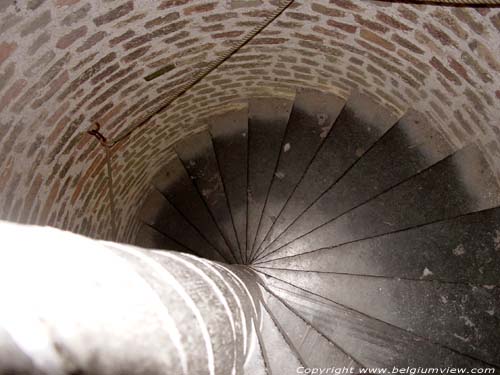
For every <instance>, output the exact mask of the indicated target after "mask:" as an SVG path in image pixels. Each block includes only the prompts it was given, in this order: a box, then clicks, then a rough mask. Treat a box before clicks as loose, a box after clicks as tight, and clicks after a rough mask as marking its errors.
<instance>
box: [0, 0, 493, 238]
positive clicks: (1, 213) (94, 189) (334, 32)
mask: <svg viewBox="0 0 500 375" xmlns="http://www.w3.org/2000/svg"><path fill="white" fill-rule="evenodd" d="M277 3H278V1H276V0H274V1H271V0H220V1H197V0H196V1H195V0H163V1H160V0H157V1H153V0H128V1H125V0H26V1H15V0H11V1H9V0H4V1H2V2H0V164H1V165H0V218H3V219H9V220H14V221H21V222H30V223H37V224H49V225H54V226H57V227H60V228H63V229H69V230H73V231H77V232H80V233H83V234H87V235H91V236H96V237H101V238H102V237H108V238H109V227H110V226H109V210H108V200H107V190H106V182H107V181H106V174H105V169H106V168H105V167H106V165H105V164H104V158H103V156H104V153H103V151H102V149H101V148H100V147H99V146H98V144H97V142H96V141H95V140H94V139H93V138H92V137H90V136H89V135H87V134H86V133H85V131H86V129H88V128H89V126H90V125H91V124H92V122H93V121H94V120H99V121H100V122H101V123H102V125H103V129H102V132H103V133H104V134H105V135H106V136H108V137H109V138H113V136H116V135H117V134H118V133H120V131H122V130H124V129H125V128H127V127H128V126H130V125H132V124H134V123H135V121H137V120H138V119H140V118H141V116H143V115H144V114H145V113H146V112H147V111H148V109H151V108H152V107H153V106H154V105H155V104H157V103H158V102H160V101H161V100H162V98H165V97H167V96H168V95H169V94H170V93H172V92H173V91H172V90H174V89H175V88H176V87H180V86H181V85H182V84H183V82H185V81H186V80H187V79H188V78H190V77H192V75H193V74H195V73H196V72H198V71H199V70H200V69H202V68H203V67H204V66H206V65H207V63H208V62H210V61H213V60H214V59H215V58H216V57H217V56H218V55H220V54H221V53H222V52H223V51H225V50H227V49H228V48H229V47H230V46H231V43H232V42H233V41H234V40H237V39H238V38H240V37H242V35H244V33H245V32H248V31H249V30H251V29H252V28H253V27H254V26H255V25H256V24H257V23H259V22H260V21H262V20H263V19H264V18H265V17H266V16H267V15H268V14H269V12H270V10H272V9H274V8H275V7H276V6H277ZM499 50H500V8H491V9H489V8H476V9H473V8H467V7H437V6H430V5H418V6H417V5H409V4H400V3H391V2H384V1H370V0H363V1H356V0H330V1H328V0H310V1H309V0H308V1H305V0H304V1H296V2H295V4H294V6H293V7H292V8H291V9H289V10H287V11H286V12H285V13H284V14H283V15H282V16H281V17H280V18H279V19H278V20H277V21H275V22H274V23H273V24H272V25H271V26H269V27H268V28H267V29H266V30H265V31H264V32H263V33H262V34H260V35H259V36H257V37H256V38H255V39H254V40H253V41H252V42H251V43H250V44H249V45H247V46H246V47H244V48H243V49H242V50H241V51H240V52H239V53H238V54H236V55H235V56H233V57H232V58H231V59H230V60H229V61H228V62H227V63H225V64H224V65H223V66H222V67H221V68H220V69H218V70H217V71H216V72H214V73H212V74H211V75H209V76H208V77H207V78H206V79H205V80H204V81H203V82H201V83H200V84H199V85H197V86H196V87H195V88H194V89H193V90H191V91H190V92H189V93H188V94H187V95H186V96H184V97H183V98H181V99H180V100H179V101H177V102H175V103H174V104H173V105H172V106H171V107H170V108H168V109H167V110H166V111H165V112H164V113H162V114H160V115H159V116H157V117H156V118H155V119H154V121H151V122H150V123H149V124H147V126H146V127H145V128H144V131H142V132H139V133H137V134H134V135H133V136H132V137H131V138H130V139H129V140H128V141H127V142H125V143H123V144H121V145H120V146H119V147H116V148H115V149H114V150H113V151H114V152H113V169H114V179H115V184H116V200H117V208H118V215H117V221H118V223H119V224H120V228H121V230H120V239H121V240H130V239H131V238H132V236H133V233H134V230H133V229H134V225H135V222H134V220H133V217H134V213H135V210H136V209H137V207H138V206H139V205H140V203H141V198H142V197H143V196H144V194H145V193H146V192H147V189H148V181H149V179H150V178H151V177H152V176H153V175H154V174H155V172H156V171H157V170H158V169H159V168H160V167H161V166H162V165H163V163H164V162H165V161H166V160H168V158H169V156H170V152H171V151H170V146H171V145H172V144H173V143H174V142H176V141H177V140H178V139H180V138H182V137H183V136H185V135H187V134H190V133H192V132H195V131H197V130H199V129H200V127H201V126H203V124H202V119H203V118H204V117H206V116H207V115H209V114H210V113H213V112H214V111H220V110H224V109H227V108H228V107H230V106H231V103H234V102H235V101H238V100H241V99H244V98H247V97H249V96H253V95H261V96H262V95H280V96H291V95H293V87H296V86H314V87H318V88H321V89H323V90H329V91H333V92H335V93H337V94H339V95H341V96H346V95H347V94H348V92H349V90H350V89H351V88H353V87H359V88H361V89H362V90H363V91H365V92H366V93H368V94H370V95H372V96H374V97H375V98H376V99H377V100H378V101H379V102H380V103H382V104H383V105H385V106H387V108H389V109H390V110H393V111H395V112H398V113H402V112H403V111H404V110H405V108H407V107H409V106H411V107H413V108H416V109H417V110H419V111H421V112H423V113H425V114H426V115H427V116H428V118H429V121H431V122H432V123H433V124H434V125H435V126H436V127H437V128H439V129H440V130H441V131H442V132H443V133H444V134H446V136H447V138H448V140H449V141H450V143H452V144H453V145H455V146H456V147H459V146H461V145H463V144H465V143H467V142H469V141H478V142H479V143H480V144H481V145H482V147H483V148H484V150H485V153H486V154H487V155H488V158H489V160H490V162H491V165H492V166H493V167H494V168H496V169H497V170H500V149H499V144H498V139H499V134H500V57H499V55H498V51H499ZM166 64H174V65H175V67H174V69H173V70H171V71H170V72H168V73H167V74H165V75H164V76H162V77H160V78H157V79H155V80H153V81H151V82H146V81H145V80H144V79H143V77H144V76H146V75H148V74H150V73H152V72H153V71H155V70H156V69H157V68H159V67H162V66H164V65H166Z"/></svg>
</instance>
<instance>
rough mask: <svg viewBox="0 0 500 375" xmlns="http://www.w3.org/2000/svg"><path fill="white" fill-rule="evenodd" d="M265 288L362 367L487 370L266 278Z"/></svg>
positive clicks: (440, 347)
mask: <svg viewBox="0 0 500 375" xmlns="http://www.w3.org/2000/svg"><path fill="white" fill-rule="evenodd" d="M266 284H267V286H268V287H269V288H270V290H271V291H272V292H273V293H275V294H276V295H277V296H279V297H280V298H281V299H282V300H283V301H284V302H286V304H287V305H288V306H289V307H290V308H292V309H293V310H294V311H295V312H296V313H298V314H299V315H300V316H301V317H302V318H303V319H304V320H306V321H307V322H308V323H309V324H311V325H312V326H313V327H314V328H315V329H317V330H318V331H319V332H322V333H323V334H324V335H325V336H327V337H328V338H329V339H330V340H332V341H333V342H335V343H337V344H338V345H339V346H341V347H342V348H344V349H345V350H346V352H348V353H349V354H350V355H352V356H353V357H354V358H356V359H357V360H358V362H360V363H361V364H362V365H364V366H365V367H369V368H377V367H378V368H389V369H392V368H393V367H394V366H396V367H399V368H405V367H423V368H429V367H435V368H443V369H445V368H447V367H464V368H469V369H470V368H484V367H490V365H489V364H488V363H485V362H483V361H480V360H478V359H474V358H471V357H470V356H467V355H465V354H461V353H459V352H457V351H455V350H452V349H450V348H446V347H445V346H443V345H440V344H439V343H436V342H435V341H434V338H432V340H427V339H425V338H422V337H419V336H417V335H415V334H414V333H412V332H409V331H406V330H403V329H400V328H398V327H396V326H394V325H391V324H387V323H384V322H383V321H381V320H379V319H375V318H373V317H370V316H369V314H363V313H360V312H357V311H355V310H353V309H351V308H348V307H345V306H342V305H340V304H338V303H335V302H333V301H331V300H328V299H325V298H323V297H321V296H319V295H317V294H314V293H309V292H307V291H306V290H304V289H301V288H298V287H296V286H293V285H291V284H289V283H285V282H282V281H280V280H278V279H275V278H273V277H269V278H267V280H266ZM351 293H354V291H352V292H351ZM434 319H435V318H434Z"/></svg>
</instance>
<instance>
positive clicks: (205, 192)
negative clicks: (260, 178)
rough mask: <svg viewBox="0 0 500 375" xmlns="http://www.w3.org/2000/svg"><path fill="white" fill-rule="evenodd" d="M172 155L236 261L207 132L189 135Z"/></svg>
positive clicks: (229, 219)
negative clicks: (186, 174) (181, 166)
mask: <svg viewBox="0 0 500 375" xmlns="http://www.w3.org/2000/svg"><path fill="white" fill-rule="evenodd" d="M175 151H176V153H177V155H178V156H179V159H180V160H181V161H182V164H183V165H184V168H186V171H187V172H188V174H189V176H190V178H191V180H192V181H193V182H194V184H195V186H196V188H197V190H198V192H199V194H200V195H201V197H202V199H203V201H204V202H205V204H206V205H207V207H208V209H209V210H210V213H211V214H212V217H213V218H214V220H215V222H216V223H217V226H218V228H219V229H220V231H221V233H222V235H223V236H224V238H225V239H226V242H227V244H228V245H229V247H230V249H231V250H232V252H233V255H234V257H235V258H238V257H239V254H240V250H239V247H238V239H237V238H236V233H235V229H234V225H233V219H232V217H231V211H230V210H229V204H228V201H227V197H226V192H225V190H224V184H223V183H222V179H221V176H220V173H219V166H218V164H217V158H216V156H215V151H214V148H213V144H212V139H211V137H210V134H209V133H208V131H202V132H200V133H197V134H193V135H191V136H189V137H188V138H187V139H186V140H184V141H181V142H179V143H177V144H176V145H175Z"/></svg>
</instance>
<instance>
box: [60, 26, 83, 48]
mask: <svg viewBox="0 0 500 375" xmlns="http://www.w3.org/2000/svg"><path fill="white" fill-rule="evenodd" d="M86 34H87V26H81V27H79V28H78V29H75V30H73V31H71V32H70V33H68V34H66V35H64V36H62V37H61V38H59V40H58V41H57V44H56V47H57V48H59V49H65V48H68V47H69V46H71V45H72V44H73V43H74V42H75V41H77V40H78V39H80V38H83V37H84V36H85V35H86Z"/></svg>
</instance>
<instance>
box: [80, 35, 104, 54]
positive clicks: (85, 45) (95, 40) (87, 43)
mask: <svg viewBox="0 0 500 375" xmlns="http://www.w3.org/2000/svg"><path fill="white" fill-rule="evenodd" d="M107 35H108V33H107V32H105V31H99V32H97V33H95V34H94V35H92V36H91V37H89V38H88V39H87V40H86V41H85V42H83V44H82V45H81V46H80V47H78V48H77V50H76V52H84V51H86V50H88V49H90V48H92V47H94V46H95V45H96V44H97V43H99V42H100V41H101V40H103V39H104V38H105V37H106V36H107Z"/></svg>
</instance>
